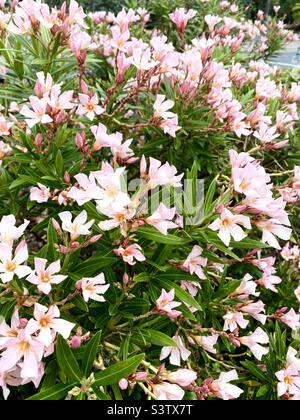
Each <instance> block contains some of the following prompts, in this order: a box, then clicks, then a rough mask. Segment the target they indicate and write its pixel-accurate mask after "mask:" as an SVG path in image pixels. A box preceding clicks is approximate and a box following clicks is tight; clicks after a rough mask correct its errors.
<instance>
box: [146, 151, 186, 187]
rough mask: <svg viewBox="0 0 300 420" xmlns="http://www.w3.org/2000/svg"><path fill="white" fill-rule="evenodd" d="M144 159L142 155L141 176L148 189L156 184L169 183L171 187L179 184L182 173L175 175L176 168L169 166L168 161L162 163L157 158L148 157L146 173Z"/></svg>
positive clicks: (156, 185)
mask: <svg viewBox="0 0 300 420" xmlns="http://www.w3.org/2000/svg"><path fill="white" fill-rule="evenodd" d="M146 172H147V163H146V159H145V157H144V156H143V157H142V159H141V176H142V177H143V178H146V181H147V184H148V188H149V190H153V189H154V188H156V187H158V186H164V185H170V186H173V187H180V186H181V183H180V181H181V179H182V178H183V174H182V175H176V174H177V169H176V168H175V166H173V165H172V166H171V165H170V164H169V163H168V162H167V163H165V164H162V163H161V162H160V161H159V160H157V159H154V158H150V167H149V171H148V174H147V173H146Z"/></svg>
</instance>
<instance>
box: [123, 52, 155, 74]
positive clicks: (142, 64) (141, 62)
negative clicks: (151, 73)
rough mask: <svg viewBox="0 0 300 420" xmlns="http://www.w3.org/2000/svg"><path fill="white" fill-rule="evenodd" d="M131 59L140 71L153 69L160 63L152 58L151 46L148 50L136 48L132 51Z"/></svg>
mask: <svg viewBox="0 0 300 420" xmlns="http://www.w3.org/2000/svg"><path fill="white" fill-rule="evenodd" d="M130 61H131V64H133V65H134V66H135V67H136V68H137V69H138V70H139V71H148V70H151V69H153V68H154V67H155V66H157V65H158V64H159V63H158V62H157V61H154V60H152V57H151V51H150V49H149V48H148V49H146V50H142V49H141V48H135V49H134V50H133V52H132V57H131V58H130Z"/></svg>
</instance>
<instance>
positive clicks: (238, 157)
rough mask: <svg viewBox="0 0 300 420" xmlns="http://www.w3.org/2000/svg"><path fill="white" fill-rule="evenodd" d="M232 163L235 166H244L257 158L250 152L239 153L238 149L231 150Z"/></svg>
mask: <svg viewBox="0 0 300 420" xmlns="http://www.w3.org/2000/svg"><path fill="white" fill-rule="evenodd" d="M229 158H230V163H231V166H232V167H233V168H243V167H245V166H246V165H247V164H248V163H251V162H253V161H254V160H255V159H254V158H253V157H252V156H250V155H249V153H244V152H242V153H238V152H237V151H236V150H233V149H231V150H229Z"/></svg>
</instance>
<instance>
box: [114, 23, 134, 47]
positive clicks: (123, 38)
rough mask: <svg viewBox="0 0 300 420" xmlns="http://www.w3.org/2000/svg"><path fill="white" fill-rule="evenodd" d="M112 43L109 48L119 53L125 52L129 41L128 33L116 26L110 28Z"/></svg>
mask: <svg viewBox="0 0 300 420" xmlns="http://www.w3.org/2000/svg"><path fill="white" fill-rule="evenodd" d="M111 34H112V41H111V46H112V47H113V48H115V49H116V50H119V51H121V52H122V51H126V44H127V42H128V41H129V39H130V31H129V30H126V31H121V30H120V28H119V27H118V26H113V27H112V28H111Z"/></svg>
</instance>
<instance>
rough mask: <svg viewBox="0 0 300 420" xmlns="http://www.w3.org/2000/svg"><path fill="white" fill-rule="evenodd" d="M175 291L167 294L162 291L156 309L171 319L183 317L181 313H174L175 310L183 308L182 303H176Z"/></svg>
mask: <svg viewBox="0 0 300 420" xmlns="http://www.w3.org/2000/svg"><path fill="white" fill-rule="evenodd" d="M174 297H175V290H174V289H172V290H170V292H169V293H168V292H166V290H165V289H162V292H161V295H160V297H159V298H158V299H157V301H156V309H157V310H158V311H159V313H160V314H162V315H167V316H168V317H169V318H171V319H173V318H178V317H179V316H180V315H181V312H180V311H174V308H178V306H181V302H175V301H174Z"/></svg>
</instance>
